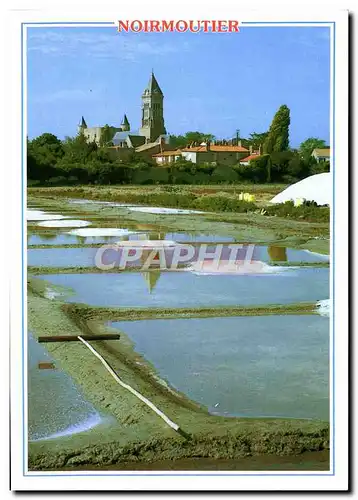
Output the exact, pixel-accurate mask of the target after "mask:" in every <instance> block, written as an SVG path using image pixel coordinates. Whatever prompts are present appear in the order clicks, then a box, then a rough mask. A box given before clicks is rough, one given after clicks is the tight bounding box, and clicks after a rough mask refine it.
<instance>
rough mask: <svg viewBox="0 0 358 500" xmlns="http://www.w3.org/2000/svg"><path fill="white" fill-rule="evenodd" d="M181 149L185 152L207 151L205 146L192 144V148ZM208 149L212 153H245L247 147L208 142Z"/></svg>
mask: <svg viewBox="0 0 358 500" xmlns="http://www.w3.org/2000/svg"><path fill="white" fill-rule="evenodd" d="M182 151H185V152H191V151H192V152H193V153H194V152H196V153H201V152H204V151H207V147H206V146H194V147H192V148H183V149H182ZM209 151H213V152H214V153H246V152H248V149H246V148H244V147H242V146H229V145H226V146H225V145H216V144H210V146H209Z"/></svg>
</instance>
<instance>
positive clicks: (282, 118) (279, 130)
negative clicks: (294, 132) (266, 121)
mask: <svg viewBox="0 0 358 500" xmlns="http://www.w3.org/2000/svg"><path fill="white" fill-rule="evenodd" d="M289 126H290V110H289V108H288V107H287V106H286V105H285V104H284V105H283V106H280V108H279V109H278V111H277V113H276V114H275V116H274V118H273V120H272V123H271V126H270V129H269V131H268V135H267V138H266V140H265V142H264V145H263V152H264V153H265V154H271V153H280V152H282V151H287V150H288V146H289Z"/></svg>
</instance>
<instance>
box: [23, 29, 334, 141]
mask: <svg viewBox="0 0 358 500" xmlns="http://www.w3.org/2000/svg"><path fill="white" fill-rule="evenodd" d="M329 37H330V34H329V28H327V27H256V28H255V27H242V28H241V31H240V32H239V33H230V34H229V33H200V34H197V33H180V34H179V33H124V32H121V33H118V32H117V30H116V28H115V27H108V28H99V27H94V28H92V27H91V28H82V27H80V28H74V27H69V28H67V27H62V28H58V27H57V28H56V27H54V28H52V27H51V28H49V27H43V28H35V27H33V28H28V37H27V40H28V42H27V99H28V136H29V137H30V138H33V137H36V136H38V135H40V134H42V133H44V132H50V133H52V134H55V135H57V136H58V137H59V138H60V139H63V138H64V137H66V136H74V135H75V134H76V132H77V125H78V123H79V121H80V119H81V116H82V115H83V116H84V118H85V120H86V122H87V125H88V126H89V127H94V126H103V125H105V124H109V125H112V126H119V125H120V123H121V120H122V117H123V114H124V113H126V114H127V117H128V119H129V122H130V124H131V128H132V129H138V128H139V126H140V118H141V109H140V106H141V94H142V92H143V90H144V88H145V87H146V85H147V83H148V80H149V77H150V73H151V71H152V69H153V70H154V73H155V76H156V78H157V80H158V83H159V85H160V87H161V89H162V91H163V93H164V119H165V126H166V129H167V132H168V133H169V134H175V135H178V134H184V133H185V132H188V131H194V130H198V131H200V132H204V133H211V134H213V135H215V136H216V137H217V138H218V139H227V138H231V137H235V136H236V130H237V129H239V130H240V136H241V137H247V136H248V135H249V134H250V133H252V132H257V133H260V132H264V131H266V130H268V128H269V126H270V123H271V121H272V118H273V116H274V114H275V112H276V111H277V109H278V108H279V107H280V106H281V105H282V104H286V105H287V106H288V107H289V108H290V111H291V125H290V145H291V147H298V146H299V144H300V143H301V142H302V141H304V140H305V139H307V138H308V137H318V138H320V139H324V140H326V141H327V144H329V129H330V127H329V112H330V103H329V96H330V76H329V74H330V41H329Z"/></svg>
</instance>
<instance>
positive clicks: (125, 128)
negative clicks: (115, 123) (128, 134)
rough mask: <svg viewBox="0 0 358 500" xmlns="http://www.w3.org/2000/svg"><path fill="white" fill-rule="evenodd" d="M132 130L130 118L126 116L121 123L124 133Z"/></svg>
mask: <svg viewBox="0 0 358 500" xmlns="http://www.w3.org/2000/svg"><path fill="white" fill-rule="evenodd" d="M130 128H131V127H130V124H129V121H128V118H127V115H126V114H125V115H124V116H123V120H122V123H121V129H122V130H123V131H128V130H130Z"/></svg>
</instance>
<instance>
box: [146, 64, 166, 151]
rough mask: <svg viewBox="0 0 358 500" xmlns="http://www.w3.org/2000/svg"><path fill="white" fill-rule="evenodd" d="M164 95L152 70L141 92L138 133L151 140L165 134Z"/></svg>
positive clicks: (148, 140)
mask: <svg viewBox="0 0 358 500" xmlns="http://www.w3.org/2000/svg"><path fill="white" fill-rule="evenodd" d="M163 99H164V95H163V92H162V91H161V88H160V87H159V84H158V82H157V80H156V78H155V76H154V73H153V71H152V74H151V77H150V80H149V83H148V85H147V87H146V89H145V90H144V92H143V94H142V126H141V128H140V132H139V133H140V135H143V136H145V137H146V141H147V142H153V141H155V140H156V139H158V137H159V136H160V135H162V134H166V133H167V132H166V130H165V126H164V115H163Z"/></svg>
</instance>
